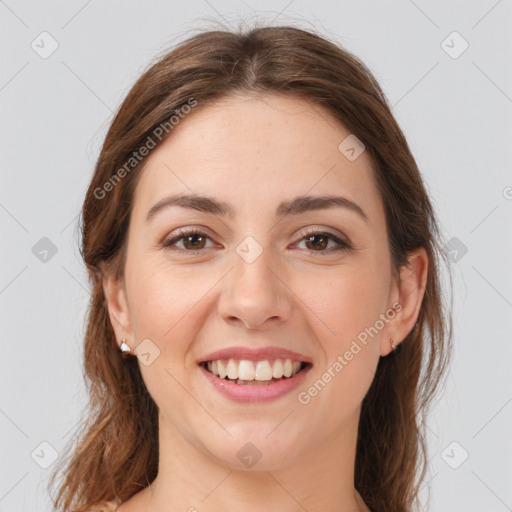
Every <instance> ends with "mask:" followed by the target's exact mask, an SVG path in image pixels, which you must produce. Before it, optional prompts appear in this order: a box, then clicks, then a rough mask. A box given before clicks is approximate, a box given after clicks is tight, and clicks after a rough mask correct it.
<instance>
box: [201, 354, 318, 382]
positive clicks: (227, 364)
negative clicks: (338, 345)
mask: <svg viewBox="0 0 512 512" xmlns="http://www.w3.org/2000/svg"><path fill="white" fill-rule="evenodd" d="M201 364H202V366H203V368H205V369H206V370H207V371H209V372H210V373H212V374H213V375H216V376H217V377H219V378H221V379H225V380H228V381H230V382H233V383H236V384H239V385H246V386H247V385H249V386H254V385H256V386H257V385H260V386H261V385H268V384H272V383H275V382H279V381H280V380H281V379H286V378H290V377H293V376H294V375H296V374H297V373H299V372H300V371H301V370H303V369H304V368H305V366H306V365H307V364H308V363H305V362H301V361H294V360H292V359H274V360H269V359H264V360H261V361H251V360H248V359H241V360H236V359H217V360H215V361H204V362H202V363H201Z"/></svg>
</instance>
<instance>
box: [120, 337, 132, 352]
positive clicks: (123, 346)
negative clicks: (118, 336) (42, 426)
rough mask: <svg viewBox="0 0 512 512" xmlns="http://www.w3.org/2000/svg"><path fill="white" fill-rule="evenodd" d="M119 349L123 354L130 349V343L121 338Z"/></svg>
mask: <svg viewBox="0 0 512 512" xmlns="http://www.w3.org/2000/svg"><path fill="white" fill-rule="evenodd" d="M119 350H120V351H121V352H123V354H124V353H127V352H131V351H132V349H131V347H130V345H128V343H126V338H123V339H122V341H121V346H120V347H119Z"/></svg>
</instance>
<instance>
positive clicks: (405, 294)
mask: <svg viewBox="0 0 512 512" xmlns="http://www.w3.org/2000/svg"><path fill="white" fill-rule="evenodd" d="M407 260H408V264H407V265H405V266H403V267H402V268H401V270H400V282H399V283H398V295H399V296H398V301H397V302H398V303H399V304H400V306H401V308H400V310H399V312H398V313H397V315H396V318H395V319H394V320H393V322H392V324H390V329H389V332H390V336H391V338H392V339H393V343H394V344H395V345H396V346H398V344H399V343H401V342H402V341H403V340H404V339H405V337H406V336H407V335H408V334H409V333H410V332H411V331H412V329H413V328H414V324H415V323H416V320H417V319H418V315H419V312H420V309H421V304H422V302H423V297H424V294H425V288H426V285H427V275H428V255H427V251H426V250H425V248H424V247H419V248H418V249H415V250H414V251H411V252H410V253H409V254H408V256H407ZM391 350H392V348H391V343H390V342H389V339H387V338H386V339H384V340H382V343H381V355H382V356H386V355H388V354H389V353H390V352H391Z"/></svg>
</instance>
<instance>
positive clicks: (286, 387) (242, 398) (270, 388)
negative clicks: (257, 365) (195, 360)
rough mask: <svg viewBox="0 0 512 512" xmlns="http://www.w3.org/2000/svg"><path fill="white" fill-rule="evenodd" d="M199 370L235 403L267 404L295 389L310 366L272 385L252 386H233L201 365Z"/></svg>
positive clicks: (233, 384) (232, 383)
mask: <svg viewBox="0 0 512 512" xmlns="http://www.w3.org/2000/svg"><path fill="white" fill-rule="evenodd" d="M199 368H200V370H201V372H202V373H203V375H204V376H205V377H206V378H207V379H208V381H209V382H210V383H211V384H212V385H213V386H214V387H215V389H216V390H217V391H219V392H220V393H222V394H223V395H224V396H226V397H228V398H229V399H231V400H233V401H235V402H269V401H271V400H276V399H278V398H281V397H282V396H284V395H286V394H287V393H290V392H291V391H292V390H294V389H295V388H297V387H298V386H299V385H300V384H301V383H302V381H303V380H304V379H305V378H306V375H307V373H308V372H309V370H311V364H308V365H307V366H306V367H305V368H304V369H303V370H301V371H300V372H298V373H296V374H295V375H294V376H293V377H288V378H283V379H282V380H280V381H278V382H274V383H273V384H262V385H254V386H246V385H244V384H235V383H234V382H230V381H229V380H226V379H221V378H220V377H217V375H214V374H213V373H212V372H209V371H208V370H207V369H206V368H204V367H203V366H202V365H199Z"/></svg>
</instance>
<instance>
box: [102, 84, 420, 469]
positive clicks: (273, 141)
mask: <svg viewBox="0 0 512 512" xmlns="http://www.w3.org/2000/svg"><path fill="white" fill-rule="evenodd" d="M349 135H350V133H349V132H347V131H346V130H345V129H344V128H343V127H342V126H341V125H340V124H338V123H337V122H335V121H334V119H333V118H332V117H330V115H329V113H328V112H327V111H326V110H323V109H322V107H320V106H318V105H312V104H310V103H308V102H305V101H302V100H299V99H297V98H293V97H290V96H278V95H274V94H268V95H264V96H259V97H258V98H256V97H242V96H237V97H230V98H226V99H222V100H220V101H217V102H216V103H215V104H212V105H205V106H204V107H203V108H202V106H201V104H200V103H199V105H198V106H197V107H196V108H195V109H194V110H193V111H192V112H191V113H190V114H189V116H188V117H186V118H185V119H184V120H182V121H181V122H180V124H179V125H177V126H175V127H174V129H173V133H172V134H171V137H170V138H169V139H167V140H166V141H165V142H164V143H163V144H162V145H161V146H159V147H157V148H156V149H154V150H152V153H151V154H150V155H149V157H148V159H147V161H146V164H145V167H144V170H143V172H142V175H141V179H140V181H139V183H138V184H137V188H136V192H135V196H134V203H133V210H132V214H131V219H130V226H129V236H128V246H127V256H126V266H125V273H124V283H117V284H119V287H118V288H115V283H113V282H112V281H108V280H106V281H105V286H106V288H105V289H106V292H107V297H108V299H109V310H110V314H111V318H112V324H113V326H114V328H115V330H116V334H117V336H118V340H121V338H127V341H128V343H130V344H131V346H132V348H133V347H137V345H139V344H140V345H139V348H138V349H136V353H137V354H138V357H139V362H138V364H139V367H140V370H141V373H142V376H143V379H144V381H145V383H146V386H147V388H148V390H149V393H150V394H151V396H152V397H153V399H154V401H155V402H156V404H157V406H158V408H159V414H160V429H161V431H162V429H163V431H162V432H165V433H167V434H168V436H167V438H168V439H173V442H174V443H175V442H176V440H177V439H180V440H181V441H183V442H184V443H186V444H187V446H189V447H194V448H195V449H197V450H199V452H200V453H201V454H203V455H206V456H208V457H209V458H210V459H213V460H215V461H217V462H221V463H222V464H224V465H227V466H229V467H234V468H244V467H250V464H253V463H254V462H248V461H249V460H250V458H246V455H249V456H252V457H253V459H252V460H253V461H254V460H256V459H259V460H258V461H257V464H258V466H257V467H258V468H260V469H265V468H266V469H271V468H277V467H285V466H287V465H292V464H294V462H296V461H297V458H298V457H303V456H307V455H308V453H313V451H314V450H315V449H320V447H321V446H322V443H326V442H329V443H332V442H333V441H334V442H335V440H336V439H337V438H338V436H341V435H343V432H345V435H346V433H347V432H354V427H356V426H357V421H358V418H359V410H360V409H359V408H360V404H361V402H362V400H363V398H364V396H365V394H366V393H367V391H368V389H369V386H370V384H371V382H372V379H373V376H374V373H375V370H376V366H377V363H378V361H379V357H381V356H385V355H387V354H388V353H389V352H390V350H391V346H390V341H389V339H390V338H393V339H394V343H395V344H397V343H399V342H400V341H401V340H402V339H403V338H404V337H405V336H406V334H407V333H408V331H409V330H410V329H411V328H412V326H413V324H414V321H415V319H416V315H417V312H418V307H419V302H420V300H421V297H419V298H418V297H417V295H416V293H415V292H414V286H412V285H411V286H409V288H408V289H407V290H406V291H407V293H406V294H405V293H402V292H403V291H404V290H401V289H400V288H399V287H398V284H397V282H396V281H395V280H394V278H393V276H392V265H391V261H390V254H389V248H388V238H387V233H386V224H385V215H384V208H383V204H382V200H381V197H380V195H379V192H378V190H377V188H376V184H375V180H374V176H373V171H372V169H371V166H370V161H369V158H368V154H367V152H365V151H363V152H362V153H361V154H360V155H359V156H358V153H359V152H360V150H361V149H362V147H360V146H358V145H357V141H356V142H354V140H353V139H348V140H347V141H345V139H346V138H347V137H348V136H349ZM344 141H345V142H344ZM340 144H341V146H340ZM354 144H355V145H354ZM351 147H352V148H354V151H352V150H351V149H350V148H351ZM355 157H356V158H355ZM180 196H183V197H185V196H200V197H202V198H208V200H209V201H204V200H200V199H193V198H189V199H186V200H185V199H181V200H180V202H179V203H178V202H175V203H174V204H170V203H169V204H168V205H167V206H163V207H161V208H158V209H153V210H152V208H153V207H154V206H155V205H157V204H160V206H161V205H162V201H165V200H166V198H169V197H174V198H177V197H180ZM327 197H331V198H333V197H337V198H342V199H337V200H335V201H331V202H326V201H325V198H327ZM315 198H320V199H315ZM150 212H151V213H150ZM191 230H192V231H194V230H195V231H197V232H198V234H197V235H193V234H190V231H191ZM187 233H189V234H188V235H187ZM424 269H425V267H424ZM419 272H420V274H421V269H420V271H419ZM418 275H419V274H418ZM423 278H424V274H423V275H420V276H419V277H418V278H417V281H418V280H419V281H421V279H423ZM404 282H407V279H404ZM108 283H110V284H108ZM113 284H114V286H112V285H113ZM417 284H418V283H417V282H416V288H417ZM112 290H116V293H112ZM117 292H118V293H117ZM413 299H414V300H413ZM411 301H412V302H411ZM393 305H394V308H393ZM141 343H142V344H141ZM234 348H236V349H237V350H238V351H236V350H235V349H234ZM244 349H245V352H244ZM220 350H227V352H224V353H223V354H220V355H218V356H210V354H212V353H213V352H216V351H220ZM258 350H259V352H257V351H258ZM283 351H292V352H293V353H295V355H293V356H292V357H290V359H291V361H292V362H293V361H294V360H298V361H299V362H302V363H305V362H309V364H308V365H306V367H305V369H304V370H303V371H302V372H299V373H298V374H297V375H296V376H295V377H282V378H281V379H279V381H278V382H274V381H273V382H272V383H270V384H266V382H267V381H268V379H269V378H270V376H269V375H270V374H269V373H268V372H269V368H270V372H274V371H275V372H276V375H280V374H281V373H280V370H281V369H280V366H279V365H280V363H279V362H277V363H276V364H275V365H274V362H275V361H274V360H275V359H282V361H283V366H284V368H283V371H284V370H285V369H286V366H287V365H289V363H286V361H285V359H286V358H288V357H287V356H289V355H290V354H287V353H285V352H283ZM230 356H232V358H233V359H234V361H233V362H232V363H231V366H230V368H227V370H230V371H232V372H233V371H234V372H235V373H236V372H238V371H239V372H240V373H239V374H237V377H238V378H241V379H242V380H244V381H246V380H250V379H251V378H254V376H252V374H253V373H255V374H257V375H255V376H256V377H257V378H262V379H264V380H263V381H260V380H256V381H253V382H255V383H256V385H246V384H243V383H241V384H237V383H231V382H228V381H227V380H226V379H222V380H221V377H220V376H215V375H214V374H213V373H210V372H209V371H208V370H207V369H205V368H204V367H203V365H202V364H200V363H201V362H202V361H205V360H211V359H222V360H224V365H227V363H228V360H229V359H230V358H231V357H230ZM241 360H243V361H244V362H243V363H241V364H239V361H241ZM266 360H268V363H266V362H265V361H266ZM215 366H217V371H218V372H219V365H218V364H216V365H214V366H213V367H212V368H211V369H212V370H215ZM297 366H298V365H295V366H294V365H293V364H292V367H293V368H292V369H293V370H296V368H297ZM302 366H304V364H302V365H301V367H302ZM251 368H253V370H252V371H251ZM231 375H235V374H231ZM258 376H259V377H258ZM235 378H236V377H235ZM288 379H289V380H288ZM259 382H262V384H258V383H259ZM274 387H275V388H274ZM225 388H228V391H227V393H226V392H225V391H222V389H225ZM351 440H352V441H353V439H351ZM247 443H251V444H247ZM260 457H261V458H260Z"/></svg>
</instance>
